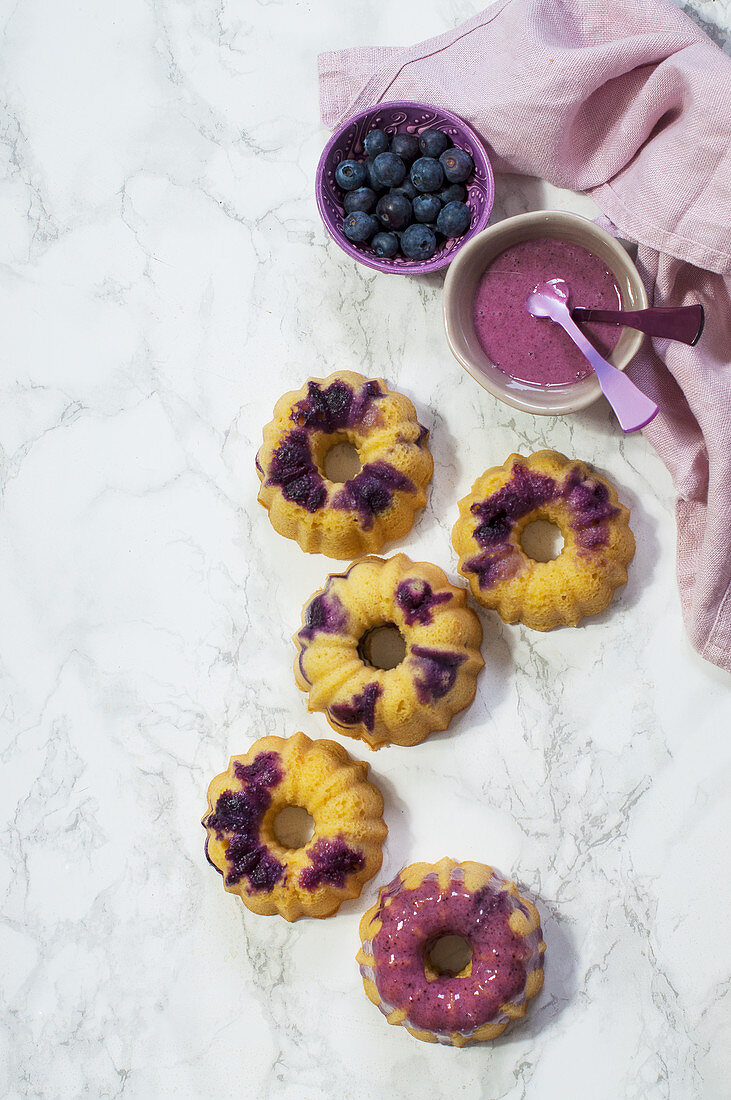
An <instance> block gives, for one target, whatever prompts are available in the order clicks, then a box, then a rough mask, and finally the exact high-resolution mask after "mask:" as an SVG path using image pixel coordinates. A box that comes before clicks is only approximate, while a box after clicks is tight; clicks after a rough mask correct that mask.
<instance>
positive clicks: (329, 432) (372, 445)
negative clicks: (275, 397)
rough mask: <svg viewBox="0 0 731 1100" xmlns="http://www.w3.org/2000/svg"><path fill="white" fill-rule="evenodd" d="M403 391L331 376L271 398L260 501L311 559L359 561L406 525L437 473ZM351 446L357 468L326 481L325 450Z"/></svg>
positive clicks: (349, 375)
mask: <svg viewBox="0 0 731 1100" xmlns="http://www.w3.org/2000/svg"><path fill="white" fill-rule="evenodd" d="M428 434H429V433H428V432H427V430H426V428H423V427H422V426H421V425H420V424H419V423H418V421H417V419H416V411H415V409H414V406H413V405H412V403H411V402H410V401H409V399H408V397H404V395H403V394H400V393H394V392H392V391H390V390H388V389H387V388H386V385H385V383H384V382H383V381H382V380H381V379H379V378H364V377H363V376H362V375H360V374H355V373H354V372H352V371H336V372H335V373H334V374H331V375H329V376H328V377H327V378H311V379H310V380H309V381H308V382H307V383H306V385H305V386H303V387H302V389H301V390H297V391H293V392H292V393H286V394H285V395H284V396H283V397H282V398H280V400H279V401H278V402H277V404H276V406H275V409H274V419H273V420H272V421H271V423H270V424H268V425H267V426H266V427H265V428H264V444H263V446H262V447H261V449H260V450H259V453H258V455H257V460H256V466H257V470H258V473H259V478H260V480H261V488H260V491H259V501H260V503H261V504H263V505H264V507H265V508H267V509H268V511H269V519H270V520H271V523H272V526H273V527H274V529H275V530H276V531H278V532H279V534H280V535H284V536H285V537H286V538H289V539H296V541H297V542H298V543H299V545H300V546H301V547H302V549H303V550H305V551H307V553H310V554H312V553H322V554H326V555H327V556H328V557H331V558H355V557H357V556H358V555H359V554H364V553H370V552H373V551H377V550H380V549H381V547H382V546H383V545H384V543H386V542H388V541H390V540H392V539H397V538H401V537H402V536H403V535H405V534H406V533H407V532H408V531H409V530H410V529H411V527H412V525H413V522H414V514H415V512H416V511H417V510H418V509H419V508H423V506H424V504H425V503H426V486H427V485H428V483H429V480H430V478H431V475H432V471H433V466H434V463H433V460H432V457H431V454H430V453H429V450H428V448H427V445H426V442H427V437H428ZM339 443H350V444H351V445H352V446H353V447H354V448H355V449H356V451H357V453H358V458H359V459H360V462H361V469H360V471H359V473H358V474H356V476H355V477H353V478H351V479H350V480H349V481H346V482H344V483H342V484H340V483H336V482H332V481H329V480H328V479H327V477H326V476H325V468H324V462H325V457H326V455H327V453H328V452H329V451H330V449H331V448H332V447H333V446H335V445H337V444H339Z"/></svg>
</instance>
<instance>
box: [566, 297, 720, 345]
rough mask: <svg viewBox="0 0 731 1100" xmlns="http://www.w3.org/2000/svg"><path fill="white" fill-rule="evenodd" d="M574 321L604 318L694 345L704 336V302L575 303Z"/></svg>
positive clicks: (607, 320) (609, 322) (614, 323)
mask: <svg viewBox="0 0 731 1100" xmlns="http://www.w3.org/2000/svg"><path fill="white" fill-rule="evenodd" d="M571 316H572V317H573V319H574V320H575V321H605V322H606V323H607V324H609V325H626V326H627V327H628V328H635V329H639V331H640V332H646V333H647V335H648V336H662V337H665V339H667V340H680V342H681V343H683V344H690V346H691V347H694V345H695V344H697V343H698V341H699V340H700V338H701V333H702V332H703V325H704V322H705V315H704V313H703V306H701V305H695V306H651V307H650V308H649V309H584V308H582V307H581V306H574V308H573V309H572V310H571Z"/></svg>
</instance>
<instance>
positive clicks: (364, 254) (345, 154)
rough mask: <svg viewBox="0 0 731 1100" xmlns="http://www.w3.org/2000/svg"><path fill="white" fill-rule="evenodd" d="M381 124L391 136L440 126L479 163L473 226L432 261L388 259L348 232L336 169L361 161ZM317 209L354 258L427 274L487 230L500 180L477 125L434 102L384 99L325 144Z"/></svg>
mask: <svg viewBox="0 0 731 1100" xmlns="http://www.w3.org/2000/svg"><path fill="white" fill-rule="evenodd" d="M376 127H378V128H379V129H381V130H385V131H386V133H388V134H395V133H406V134H420V133H421V131H422V130H429V129H431V128H436V129H437V130H443V131H444V133H445V134H448V135H449V137H450V138H451V139H452V141H453V143H454V144H455V145H458V146H459V147H460V148H461V149H465V150H466V151H467V152H468V153H469V154H470V156H471V157H472V159H473V160H474V162H475V172H474V176H473V178H472V181H471V182H470V184H469V185H468V188H467V191H468V195H467V205H468V206H469V207H470V209H471V210H472V224H471V225H470V228H469V229H468V230H467V232H466V233H465V234H464V235H463V236H462V237H455V238H453V239H452V240H448V241H445V242H444V244H443V245H442V247H441V248H440V249H438V251H437V252H436V253H435V254H434V255H433V256H432V258H431V259H430V260H407V259H406V258H405V257H404V256H395V257H394V258H393V259H392V260H384V259H381V258H380V257H379V256H376V254H375V252H373V250H372V249H371V248H370V246H369V245H367V244H354V243H353V242H352V241H349V240H348V238H347V237H346V236H345V235H344V233H343V230H342V225H343V218H344V217H345V212H344V210H343V204H342V192H341V191H340V188H339V187H338V185H337V184H336V183H335V169H336V168H337V166H338V164H339V163H340V161H341V160H348V159H349V158H355V159H356V160H360V159H361V158H363V157H364V156H365V154H364V152H363V138H364V137H365V135H366V134H367V133H368V131H369V130H373V129H374V128H376ZM315 194H316V197H317V208H318V210H319V211H320V216H321V217H322V220H323V222H324V223H325V228H326V229H327V231H328V233H329V234H330V236H331V237H332V239H333V240H334V241H336V242H337V244H339V245H340V247H341V248H342V250H343V252H347V253H348V255H349V256H352V257H353V259H354V260H358V261H359V263H362V264H366V265H367V266H368V267H373V268H375V270H376V271H387V272H391V273H393V274H398V275H423V274H425V273H426V272H428V271H437V270H438V269H439V268H440V267H446V266H447V264H450V263H451V262H452V260H453V259H454V257H455V256H456V255H457V253H458V252H459V250H460V248H462V247H463V246H464V245H465V244H467V242H468V241H469V240H471V239H472V237H474V236H475V234H476V233H479V232H480V231H481V230H483V229H484V228H485V226H486V225H487V223H488V220H489V218H490V211H491V210H492V203H493V199H494V196H495V183H494V180H493V175H492V167H491V165H490V161H489V159H488V156H487V152H486V150H485V147H484V145H483V144H482V142H481V141H480V139H479V138H478V136H477V134H476V133H475V132H474V130H473V129H471V127H469V126H468V125H467V123H466V122H463V121H462V119H461V118H458V117H457V115H453V114H452V112H451V111H443V110H442V109H441V108H440V107H432V106H430V105H429V104H428V103H407V102H401V101H397V102H394V103H379V104H377V105H376V106H375V107H367V108H366V110H365V111H359V112H358V114H357V115H353V117H352V118H349V119H348V121H347V122H344V123H343V125H342V126H341V127H340V129H339V130H336V131H335V133H334V134H333V136H332V137H331V138H330V140H329V141H328V143H327V145H326V146H325V148H324V150H323V153H322V156H321V157H320V163H319V164H318V166H317V178H316V182H315Z"/></svg>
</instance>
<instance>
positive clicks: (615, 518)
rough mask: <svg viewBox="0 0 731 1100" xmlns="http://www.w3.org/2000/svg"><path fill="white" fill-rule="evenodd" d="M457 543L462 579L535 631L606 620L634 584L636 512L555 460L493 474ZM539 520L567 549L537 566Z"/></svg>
mask: <svg viewBox="0 0 731 1100" xmlns="http://www.w3.org/2000/svg"><path fill="white" fill-rule="evenodd" d="M459 513H460V515H459V519H458V520H457V522H456V524H455V526H454V530H453V532H452V543H453V545H454V549H455V550H456V551H457V554H458V555H459V566H458V569H459V572H460V573H461V574H462V575H463V576H464V577H466V579H467V580H468V581H469V584H470V588H471V589H472V594H473V596H474V597H475V599H476V600H477V601H478V603H481V604H482V605H483V607H489V608H492V609H493V610H495V611H497V613H498V614H499V615H500V617H501V619H503V621H504V622H506V623H515V622H521V623H524V624H525V625H526V626H529V627H532V628H533V629H534V630H551V629H553V627H555V626H576V625H577V624H578V622H579V621H580V619H581V618H583V616H585V615H596V614H597V613H598V612H600V611H603V610H604V608H605V607H606V606H607V605H608V604H609V602H610V600H611V599H612V595H613V593H614V590H615V588H617V587H618V586H619V585H621V584H625V583H626V581H627V565H628V563H629V562H630V561H631V560H632V557H633V555H634V552H635V540H634V538H633V535H632V532H631V531H630V528H629V509H627V508H625V507H624V505H622V504H620V503H619V500H618V499H617V493H616V491H615V489H614V488H613V486H612V485H610V483H609V482H608V481H606V480H605V479H604V478H603V477H600V476H599V475H598V474H595V473H593V472H592V471H591V470H590V469H589V467H588V466H587V465H586V464H585V463H583V462H579V461H577V460H575V459H568V458H566V457H565V456H564V455H562V454H559V453H558V452H557V451H538V452H536V454H533V455H530V456H529V457H528V458H522V457H521V456H520V455H517V454H513V455H511V456H510V457H509V458H508V459H507V461H506V462H505V463H504V465H502V466H493V467H492V468H491V469H489V470H486V471H485V473H484V474H482V476H481V477H479V478H478V479H477V481H476V482H475V484H474V485H473V486H472V491H471V493H470V494H469V496H467V497H465V498H464V499H463V500H461V501H460V502H459ZM534 520H545V521H547V522H548V523H551V524H554V525H555V526H556V527H558V528H559V530H560V532H561V534H562V536H563V540H564V545H563V549H562V551H561V553H560V554H559V555H558V557H557V558H555V559H554V560H553V561H545V562H543V561H542V562H538V561H534V560H533V559H532V558H530V557H529V556H528V555H527V554H526V553H525V551H524V550H523V548H522V546H521V535H522V534H523V531H524V530H525V528H526V527H527V526H528V524H529V523H532V522H533V521H534Z"/></svg>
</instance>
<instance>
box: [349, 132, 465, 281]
mask: <svg viewBox="0 0 731 1100" xmlns="http://www.w3.org/2000/svg"><path fill="white" fill-rule="evenodd" d="M363 146H364V148H365V153H366V158H367V159H366V160H364V161H360V160H342V161H341V162H340V164H339V165H338V166H337V168H336V169H335V182H336V183H337V185H338V187H339V188H340V189H341V190H342V191H344V192H345V195H344V198H343V207H344V209H345V219H344V221H343V233H344V234H345V236H346V237H347V238H348V240H349V241H355V242H357V243H360V244H365V243H370V246H371V248H372V249H373V251H374V252H375V254H376V255H377V256H381V257H383V258H384V259H391V258H392V257H394V256H396V255H398V253H399V251H401V253H402V255H404V256H406V258H407V259H409V260H430V259H431V257H432V256H433V255H434V253H435V252H436V250H437V248H438V247H439V240H440V238H444V237H461V236H462V234H463V233H466V231H467V230H468V229H469V227H470V220H471V212H470V208H469V207H468V206H467V203H466V201H465V200H466V198H467V188H466V187H465V183H466V182H467V180H469V178H470V176H471V175H472V173H473V172H474V170H475V164H474V161H473V160H472V157H471V156H470V155H469V153H467V152H465V150H464V149H459V148H458V147H457V146H456V145H452V143H451V141H450V140H449V138H448V137H447V135H446V134H443V133H442V131H441V130H424V131H423V133H421V134H419V136H418V137H417V136H416V135H415V134H394V135H393V137H392V138H389V136H388V134H387V133H385V131H383V130H370V131H369V132H368V133H367V134H366V136H365V138H364V139H363Z"/></svg>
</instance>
